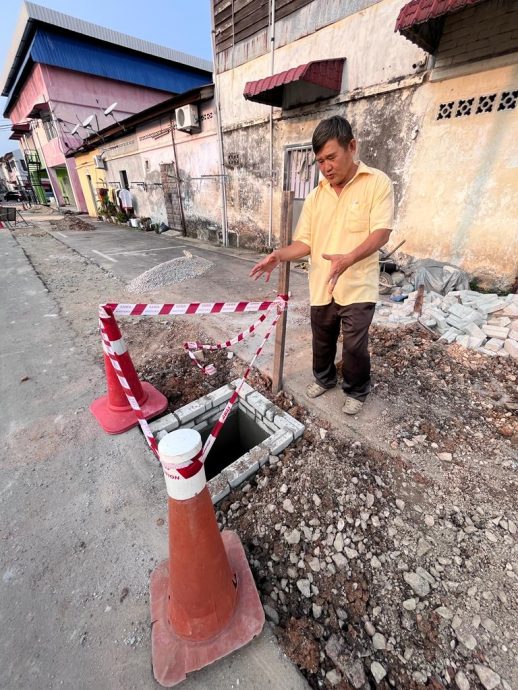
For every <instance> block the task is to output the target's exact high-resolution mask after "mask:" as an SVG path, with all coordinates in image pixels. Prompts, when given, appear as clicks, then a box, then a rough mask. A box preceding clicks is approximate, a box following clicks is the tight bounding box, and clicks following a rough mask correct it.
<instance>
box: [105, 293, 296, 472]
mask: <svg viewBox="0 0 518 690" xmlns="http://www.w3.org/2000/svg"><path fill="white" fill-rule="evenodd" d="M211 304H212V306H217V310H211V311H205V310H204V311H197V310H196V309H194V310H193V309H189V307H200V306H203V307H205V306H210V305H211ZM287 304H288V295H279V296H278V297H277V299H276V300H275V301H273V302H226V303H223V302H219V303H193V304H192V305H189V304H184V305H150V304H138V305H120V304H104V305H100V307H99V327H100V330H101V338H102V341H103V350H104V352H105V353H106V354H107V356H108V357H109V359H110V362H111V363H112V366H113V368H114V371H115V373H116V375H117V378H118V380H119V383H120V384H121V387H122V389H123V391H124V393H125V395H126V398H127V400H128V403H129V405H130V406H131V408H132V409H133V411H134V412H135V415H136V417H137V420H138V423H139V425H140V428H141V429H142V433H143V434H144V436H145V438H146V441H147V442H148V444H149V447H150V448H151V450H152V451H153V453H154V454H155V455H156V457H157V458H158V459H159V460H160V457H159V455H158V444H157V442H156V439H155V437H154V436H153V432H152V431H151V429H150V427H149V424H148V423H147V421H146V419H145V418H144V415H143V413H142V409H141V407H140V405H139V404H138V401H137V399H136V397H135V395H134V394H133V391H132V390H131V388H130V386H129V384H128V376H127V372H125V371H124V369H125V361H124V360H123V359H121V358H120V357H119V355H118V353H117V348H114V347H113V344H112V343H111V342H110V339H109V337H108V335H107V333H106V329H105V326H104V322H103V319H109V318H113V319H115V313H116V312H117V308H118V307H135V308H138V309H137V311H136V312H135V311H132V310H131V311H130V312H129V313H128V312H126V311H124V312H123V313H124V315H131V316H150V315H152V314H151V313H150V312H149V311H148V312H147V313H145V312H146V307H166V306H167V307H185V308H186V309H185V310H184V311H180V312H173V311H168V312H164V311H160V310H158V311H157V310H155V311H154V312H153V315H163V314H165V313H169V314H172V313H180V314H211V313H232V311H233V312H250V311H265V310H270V309H272V308H273V307H274V306H275V307H276V314H275V318H274V319H273V321H272V323H271V325H270V327H269V329H268V331H267V332H266V334H265V336H264V338H263V341H262V343H261V345H260V346H259V347H258V349H257V350H256V352H255V354H254V356H253V357H252V360H251V361H250V364H249V365H248V367H247V369H246V371H245V373H244V374H243V377H242V378H241V380H240V382H239V385H238V386H237V387H236V389H235V391H234V392H233V393H232V395H231V397H230V400H229V401H228V403H227V405H226V406H225V409H224V410H223V412H222V413H221V416H220V418H219V419H218V421H217V422H216V424H215V425H214V428H213V429H212V431H211V432H210V434H209V436H208V437H207V440H206V441H205V444H204V446H203V449H202V450H201V452H200V453H199V454H198V455H197V456H196V457H194V458H192V460H189V462H188V463H185V466H184V467H179V466H178V465H175V466H174V469H175V470H176V471H177V472H179V473H180V474H181V476H183V477H184V478H186V479H187V478H189V477H192V476H193V475H194V474H196V473H197V472H198V471H199V470H200V468H201V466H202V464H203V463H204V462H205V459H206V457H207V455H208V454H209V452H210V450H211V448H212V446H213V445H214V442H215V440H216V438H217V436H218V434H219V432H220V431H221V429H222V427H223V424H224V423H225V422H226V420H227V418H228V415H229V414H230V410H231V409H232V407H233V405H234V403H235V402H236V400H237V399H238V397H239V393H240V391H241V388H242V386H243V384H244V382H245V381H246V379H247V377H248V375H249V373H250V370H251V368H252V367H253V366H254V363H255V361H256V359H257V358H258V357H259V355H260V354H261V351H262V349H263V347H264V345H265V344H266V342H267V340H268V339H269V338H270V336H271V334H272V332H273V329H274V328H275V326H276V325H277V321H278V320H279V318H280V316H281V314H282V312H283V311H284V309H286V306H287ZM231 305H236V308H234V309H230V307H231ZM250 305H252V306H253V308H247V307H248V306H250ZM141 307H143V309H141ZM225 307H227V309H224V308H225ZM117 313H119V314H120V313H121V312H120V311H119V312H117ZM266 317H267V314H265V315H264V318H260V319H258V321H257V322H256V323H255V324H253V325H252V326H250V327H249V328H248V329H247V331H244V332H242V333H240V334H239V335H238V336H236V338H235V339H232V341H227V343H231V344H234V342H233V341H235V342H239V341H240V340H244V338H245V337H246V335H245V333H246V334H247V335H249V334H250V333H252V332H253V331H254V330H255V329H256V327H257V325H259V323H261V322H262V321H264V320H265V319H266ZM239 336H243V337H241V338H240V337H239ZM191 344H192V343H191ZM219 345H221V347H222V348H223V347H228V345H226V344H221V343H218V344H216V345H213V346H208V347H207V348H204V349H220V347H218V346H219ZM197 349H200V348H197ZM189 354H191V353H190V352H189ZM162 466H163V469H164V471H165V472H166V474H167V476H168V477H170V478H171V479H178V476H177V475H173V474H171V473H170V470H172V469H173V466H172V465H168V464H167V463H162Z"/></svg>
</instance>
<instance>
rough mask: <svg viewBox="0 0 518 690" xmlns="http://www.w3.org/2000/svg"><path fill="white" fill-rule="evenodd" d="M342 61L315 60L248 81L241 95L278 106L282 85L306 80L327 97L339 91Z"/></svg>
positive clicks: (340, 59) (282, 89) (281, 97)
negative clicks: (319, 88)
mask: <svg viewBox="0 0 518 690" xmlns="http://www.w3.org/2000/svg"><path fill="white" fill-rule="evenodd" d="M344 62H345V58H339V59H335V60H315V61H313V62H308V63H306V64H305V65H298V67H292V68H291V69H288V70H285V71H284V72H279V73H278V74H273V75H272V76H270V77H265V78H264V79H258V80H257V81H249V82H247V83H246V84H245V89H244V91H243V96H244V97H245V98H246V99H247V100H249V101H256V102H257V103H265V104H266V105H273V106H278V107H280V106H282V102H283V91H284V87H287V86H288V85H290V84H294V83H296V82H306V83H307V84H313V85H314V86H317V87H321V88H322V91H323V92H325V93H323V94H322V97H324V96H325V97H327V98H329V97H330V96H332V95H337V94H339V93H340V88H341V85H342V71H343V67H344ZM312 100H315V98H312Z"/></svg>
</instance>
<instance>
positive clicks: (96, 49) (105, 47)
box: [29, 28, 211, 94]
mask: <svg viewBox="0 0 518 690" xmlns="http://www.w3.org/2000/svg"><path fill="white" fill-rule="evenodd" d="M29 53H30V57H31V59H32V60H33V61H34V62H39V63H42V64H44V65H53V66H54V67H62V68H64V69H70V70H75V71H77V72H84V73H86V74H94V75H96V76H99V77H105V78H107V79H115V80H117V81H123V82H128V83H130V84H139V85H140V86H146V87H148V88H151V89H160V90H162V91H167V92H169V93H173V94H176V93H182V92H184V91H188V90H189V89H193V88H196V87H197V86H203V85H205V84H207V82H208V81H210V80H211V75H210V73H207V72H205V71H198V70H195V69H192V68H190V67H188V66H186V65H181V64H171V63H170V62H165V61H163V60H160V59H158V58H155V57H152V56H149V55H143V54H141V53H140V54H139V53H135V52H130V51H127V50H125V49H124V48H121V47H119V46H116V45H113V44H106V43H97V42H92V41H91V39H90V40H88V39H84V38H81V37H79V36H78V35H77V34H75V35H74V34H68V33H67V34H65V33H60V32H58V31H51V30H48V29H42V28H38V29H37V30H36V33H35V36H34V39H33V41H32V45H31V48H30V51H29Z"/></svg>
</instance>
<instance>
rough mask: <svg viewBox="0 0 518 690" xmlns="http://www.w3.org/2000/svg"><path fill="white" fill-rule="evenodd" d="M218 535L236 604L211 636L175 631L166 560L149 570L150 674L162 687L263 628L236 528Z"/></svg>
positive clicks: (219, 657)
mask: <svg viewBox="0 0 518 690" xmlns="http://www.w3.org/2000/svg"><path fill="white" fill-rule="evenodd" d="M221 536H222V538H223V545H224V547H225V551H226V554H227V558H228V561H229V563H230V568H231V570H232V572H234V573H236V575H237V581H238V593H237V604H236V609H235V611H234V614H233V616H232V618H231V619H230V621H229V623H228V624H227V626H226V627H225V628H224V629H223V630H222V631H221V632H220V633H219V635H217V636H216V637H213V638H212V639H211V640H206V641H204V642H191V641H189V640H185V639H184V638H182V637H179V636H178V635H176V633H175V632H174V630H173V629H172V628H171V626H170V625H169V623H168V622H167V605H168V588H169V567H168V566H169V561H163V562H162V563H160V564H159V565H158V566H157V567H156V568H155V570H154V571H153V572H152V573H151V582H150V606H151V621H152V632H151V652H152V659H153V674H154V676H155V678H156V680H157V681H158V682H159V683H160V685H162V686H164V687H172V686H173V685H176V684H177V683H181V682H182V681H183V680H185V678H186V674H187V673H190V672H191V671H198V670H200V669H201V668H204V667H205V666H208V665H209V664H212V663H213V662H214V661H217V660H218V659H222V658H223V657H224V656H227V654H230V653H231V652H233V651H235V650H236V649H239V648H240V647H243V646H244V645H245V644H247V643H248V642H250V641H251V640H252V639H253V638H254V637H256V636H257V635H259V633H260V632H261V630H262V629H263V625H264V611H263V607H262V605H261V601H260V599H259V594H258V593H257V589H256V587H255V582H254V578H253V575H252V572H251V570H250V567H249V565H248V561H247V560H246V555H245V551H244V549H243V546H242V544H241V541H240V539H239V537H238V536H237V534H236V533H235V532H228V531H224V532H222V533H221Z"/></svg>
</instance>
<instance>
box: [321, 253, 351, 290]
mask: <svg viewBox="0 0 518 690" xmlns="http://www.w3.org/2000/svg"><path fill="white" fill-rule="evenodd" d="M322 258H323V259H326V260H327V261H330V262H331V270H330V271H329V278H328V283H327V290H328V292H329V293H332V292H333V290H334V289H335V285H336V282H337V280H338V278H340V276H341V275H342V273H343V272H344V271H346V270H347V269H348V268H349V267H350V266H352V265H353V263H354V259H353V256H352V255H351V254H322Z"/></svg>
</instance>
